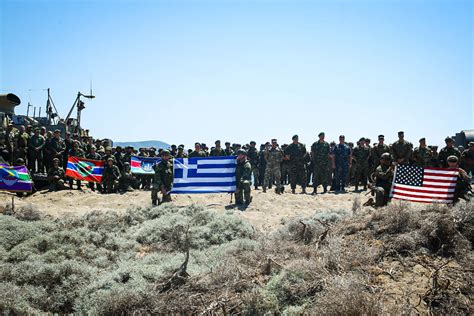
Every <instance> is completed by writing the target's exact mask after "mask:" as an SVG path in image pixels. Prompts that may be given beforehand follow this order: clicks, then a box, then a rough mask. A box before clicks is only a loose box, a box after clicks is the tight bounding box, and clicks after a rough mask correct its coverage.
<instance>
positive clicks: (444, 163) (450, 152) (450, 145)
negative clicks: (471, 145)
mask: <svg viewBox="0 0 474 316" xmlns="http://www.w3.org/2000/svg"><path fill="white" fill-rule="evenodd" d="M444 141H445V142H446V147H444V148H443V149H441V150H440V152H439V155H438V160H439V164H440V165H441V168H448V157H449V156H456V157H458V159H459V158H461V153H460V152H459V149H457V148H456V147H455V146H454V139H452V138H451V137H446V139H445V140H444Z"/></svg>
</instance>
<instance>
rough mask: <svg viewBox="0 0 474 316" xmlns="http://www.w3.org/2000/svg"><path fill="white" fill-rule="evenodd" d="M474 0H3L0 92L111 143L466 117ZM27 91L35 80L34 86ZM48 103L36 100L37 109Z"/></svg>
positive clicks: (432, 135) (450, 131) (417, 124)
mask: <svg viewBox="0 0 474 316" xmlns="http://www.w3.org/2000/svg"><path fill="white" fill-rule="evenodd" d="M473 10H474V9H473V2H472V1H468V0H466V1H461V0H449V1H416V0H415V1H375V0H374V1H356V0H354V1H298V0H293V1H263V0H262V1H226V0H222V1H217V0H216V1H198V0H196V1H191V0H189V1H184V0H176V1H108V0H100V1H99V0H97V1H44V0H35V1H10V0H0V12H1V15H0V43H1V51H0V90H2V91H0V92H1V93H5V92H13V93H16V94H17V95H18V96H19V97H20V98H21V99H22V101H23V102H22V105H21V106H19V107H18V108H17V113H20V114H24V113H26V104H27V103H28V101H30V100H31V102H32V103H33V104H34V105H36V106H44V104H45V101H46V92H44V91H41V89H44V88H48V87H49V88H51V93H52V96H53V99H54V101H55V103H56V106H57V107H58V110H59V112H60V115H62V116H65V115H66V114H67V112H68V110H69V108H70V107H71V105H72V103H73V101H74V98H75V96H76V94H77V91H79V90H80V91H82V92H85V93H87V92H88V91H89V85H90V80H91V79H92V82H93V92H94V94H95V95H96V96H97V97H96V99H94V100H93V101H91V102H88V103H86V106H87V108H86V110H84V111H83V114H82V119H83V125H85V126H86V127H88V128H89V129H90V130H91V132H92V134H93V135H95V136H97V137H110V138H112V139H114V140H117V141H132V140H148V139H158V140H163V141H165V142H168V143H177V144H179V143H184V144H186V145H188V146H189V145H191V144H193V143H194V142H195V141H201V142H206V143H208V144H212V143H213V142H214V140H216V139H221V140H222V141H226V140H229V141H232V142H240V143H248V142H249V141H250V140H256V141H257V142H258V143H260V142H265V141H267V140H269V139H270V138H278V139H279V142H280V143H285V142H290V141H291V136H292V135H293V134H299V135H300V141H301V142H303V143H306V144H307V145H308V146H309V145H310V144H311V143H312V142H313V141H314V140H316V139H317V134H318V133H319V132H320V131H325V132H326V135H327V139H328V140H336V139H337V137H338V135H340V134H345V135H346V137H347V138H348V139H349V140H357V139H359V138H360V137H362V136H365V137H370V138H372V140H375V138H376V136H377V135H378V134H380V133H383V134H385V135H386V139H387V140H388V141H393V140H395V138H396V133H397V131H398V130H404V131H405V134H406V138H407V139H408V140H410V141H412V142H413V143H415V144H417V143H418V139H419V138H420V137H423V136H424V137H427V140H428V143H431V144H442V143H443V139H444V137H445V136H447V135H454V133H455V132H459V131H460V130H462V129H471V128H474V116H473V115H474V114H473V51H472V43H473V35H472V34H473V24H472V23H473V22H472V19H473ZM29 90H31V91H29ZM42 111H44V109H43V110H42Z"/></svg>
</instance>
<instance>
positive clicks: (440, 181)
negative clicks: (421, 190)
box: [423, 177, 456, 183]
mask: <svg viewBox="0 0 474 316" xmlns="http://www.w3.org/2000/svg"><path fill="white" fill-rule="evenodd" d="M424 181H429V182H438V183H456V180H439V179H425V178H424V177H423V182H424Z"/></svg>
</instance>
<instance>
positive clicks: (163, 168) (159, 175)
mask: <svg viewBox="0 0 474 316" xmlns="http://www.w3.org/2000/svg"><path fill="white" fill-rule="evenodd" d="M153 169H154V170H155V175H154V176H153V183H152V188H151V200H152V202H153V203H154V204H155V203H156V201H158V192H161V190H162V188H164V189H165V190H166V194H164V195H163V198H162V202H171V194H170V193H169V192H170V191H171V188H172V187H173V163H172V162H171V161H165V160H161V161H160V163H159V164H156V165H155V166H154V167H153Z"/></svg>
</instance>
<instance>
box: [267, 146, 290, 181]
mask: <svg viewBox="0 0 474 316" xmlns="http://www.w3.org/2000/svg"><path fill="white" fill-rule="evenodd" d="M287 148H288V145H287V144H283V145H282V146H281V150H283V153H284V152H285V150H286V149H287ZM289 175H290V160H289V159H288V157H286V156H285V155H283V160H282V162H281V183H282V184H288V178H289ZM271 187H272V186H271V185H270V188H271Z"/></svg>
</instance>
